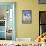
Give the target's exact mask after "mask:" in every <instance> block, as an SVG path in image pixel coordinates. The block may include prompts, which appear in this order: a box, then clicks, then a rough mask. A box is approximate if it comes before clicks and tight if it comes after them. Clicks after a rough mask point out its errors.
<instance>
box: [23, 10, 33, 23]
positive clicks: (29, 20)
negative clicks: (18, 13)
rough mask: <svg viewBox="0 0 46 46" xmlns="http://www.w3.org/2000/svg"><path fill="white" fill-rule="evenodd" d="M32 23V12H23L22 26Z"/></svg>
mask: <svg viewBox="0 0 46 46" xmlns="http://www.w3.org/2000/svg"><path fill="white" fill-rule="evenodd" d="M31 23H32V11H31V10H22V24H31Z"/></svg>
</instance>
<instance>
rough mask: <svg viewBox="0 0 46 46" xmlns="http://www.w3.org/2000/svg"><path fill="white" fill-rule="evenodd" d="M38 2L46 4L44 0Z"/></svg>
mask: <svg viewBox="0 0 46 46" xmlns="http://www.w3.org/2000/svg"><path fill="white" fill-rule="evenodd" d="M38 1H39V3H40V4H46V0H38Z"/></svg>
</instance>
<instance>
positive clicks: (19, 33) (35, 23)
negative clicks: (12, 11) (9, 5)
mask: <svg viewBox="0 0 46 46" xmlns="http://www.w3.org/2000/svg"><path fill="white" fill-rule="evenodd" d="M0 2H16V37H17V38H36V37H37V36H38V35H39V11H44V10H46V4H38V0H0ZM24 9H28V10H32V23H31V24H22V10H24Z"/></svg>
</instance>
